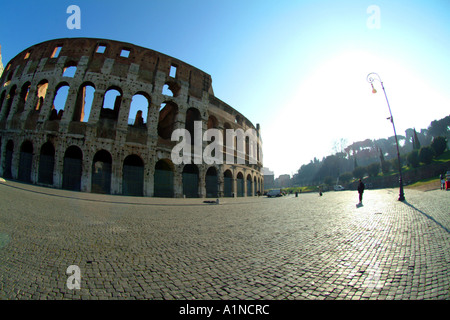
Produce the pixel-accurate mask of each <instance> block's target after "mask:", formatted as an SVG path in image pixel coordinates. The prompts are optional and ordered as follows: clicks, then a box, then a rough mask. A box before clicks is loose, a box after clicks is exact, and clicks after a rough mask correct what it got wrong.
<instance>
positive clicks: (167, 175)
mask: <svg viewBox="0 0 450 320" xmlns="http://www.w3.org/2000/svg"><path fill="white" fill-rule="evenodd" d="M154 196H155V197H166V198H171V197H173V164H172V162H171V161H170V160H167V159H161V160H159V161H158V162H157V163H156V165H155V174H154Z"/></svg>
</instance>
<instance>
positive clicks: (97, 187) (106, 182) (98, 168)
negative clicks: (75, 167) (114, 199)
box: [91, 149, 112, 194]
mask: <svg viewBox="0 0 450 320" xmlns="http://www.w3.org/2000/svg"><path fill="white" fill-rule="evenodd" d="M111 168H112V157H111V154H110V153H109V152H108V151H106V150H104V149H102V150H100V151H97V153H96V154H95V155H94V159H93V160H92V176H91V192H94V193H103V194H110V193H111V172H112V170H111Z"/></svg>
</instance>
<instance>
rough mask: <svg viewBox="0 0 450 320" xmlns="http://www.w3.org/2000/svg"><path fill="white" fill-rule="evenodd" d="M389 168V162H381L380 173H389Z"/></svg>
mask: <svg viewBox="0 0 450 320" xmlns="http://www.w3.org/2000/svg"><path fill="white" fill-rule="evenodd" d="M391 167H392V165H391V163H390V162H389V161H386V160H383V161H381V172H383V173H384V174H386V173H388V172H389V171H391Z"/></svg>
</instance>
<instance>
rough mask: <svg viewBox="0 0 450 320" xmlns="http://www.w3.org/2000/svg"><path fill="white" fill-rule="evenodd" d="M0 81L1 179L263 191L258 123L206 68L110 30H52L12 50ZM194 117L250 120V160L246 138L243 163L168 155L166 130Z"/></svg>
mask: <svg viewBox="0 0 450 320" xmlns="http://www.w3.org/2000/svg"><path fill="white" fill-rule="evenodd" d="M0 84H1V87H0V138H1V139H0V150H1V154H0V155H1V157H0V161H1V164H0V175H1V176H3V177H4V178H5V179H15V180H19V181H23V182H25V183H33V184H37V185H41V186H47V187H53V188H62V189H67V190H74V191H83V192H94V193H104V194H117V195H129V196H149V197H200V198H210V197H233V196H234V197H247V196H255V195H257V194H259V193H260V192H262V191H263V183H264V181H263V175H262V152H261V150H262V144H261V135H260V127H259V125H258V124H257V125H256V127H255V126H254V125H253V124H252V123H251V122H250V121H249V120H248V119H247V118H246V117H244V116H243V115H242V114H241V113H240V112H239V111H237V110H236V109H234V108H232V107H231V106H229V105H228V104H226V103H225V102H223V101H221V100H219V99H218V98H216V97H215V96H214V91H213V88H212V79H211V76H210V75H209V74H207V73H205V72H203V71H201V70H199V69H197V68H195V67H193V66H191V65H189V64H187V63H185V62H183V61H180V60H177V59H175V58H172V57H170V56H168V55H165V54H162V53H159V52H156V51H153V50H150V49H147V48H143V47H139V46H136V45H133V44H129V43H124V42H118V41H113V40H106V39H94V38H65V39H55V40H50V41H46V42H42V43H39V44H36V45H34V46H31V47H29V48H28V49H26V50H24V51H22V52H21V53H19V54H18V55H17V56H15V57H14V58H13V59H12V60H11V61H9V62H8V63H7V64H6V65H5V66H4V72H3V74H2V77H1V78H0ZM199 121H201V122H200V123H201V127H202V132H203V131H205V130H207V129H210V128H216V129H218V130H221V132H225V131H226V130H227V129H234V130H237V129H242V130H247V129H253V130H255V132H256V134H257V148H256V150H257V151H256V157H255V158H256V161H255V162H249V161H248V145H246V148H245V150H244V153H245V155H244V158H245V162H244V163H242V162H236V163H229V162H224V163H213V164H210V165H208V164H206V163H204V162H203V163H201V164H194V162H192V163H182V164H175V163H174V162H173V161H172V160H171V151H172V149H173V148H174V146H175V145H176V144H177V142H176V141H172V139H171V135H172V132H173V131H174V130H175V129H179V128H182V129H186V130H188V131H189V132H192V131H193V127H194V123H195V122H197V123H199ZM223 136H224V138H223V139H224V144H227V143H228V142H229V141H225V140H226V139H228V138H227V137H226V135H225V134H224V135H223ZM246 141H247V140H246ZM207 143H208V142H207V141H202V144H203V145H202V146H203V147H205V146H206V145H207ZM223 150H224V152H223V155H224V157H225V155H226V154H227V152H228V155H229V154H230V151H229V150H230V149H227V148H225V146H224V147H223ZM232 152H234V154H233V155H232V156H233V157H234V158H236V153H237V152H239V151H237V150H236V149H234V151H232ZM239 163H241V164H239Z"/></svg>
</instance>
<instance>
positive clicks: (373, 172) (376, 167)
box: [367, 162, 380, 177]
mask: <svg viewBox="0 0 450 320" xmlns="http://www.w3.org/2000/svg"><path fill="white" fill-rule="evenodd" d="M379 172H380V164H379V163H378V162H375V163H372V164H369V165H368V166H367V173H368V174H369V177H376V176H377V175H378V173H379Z"/></svg>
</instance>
